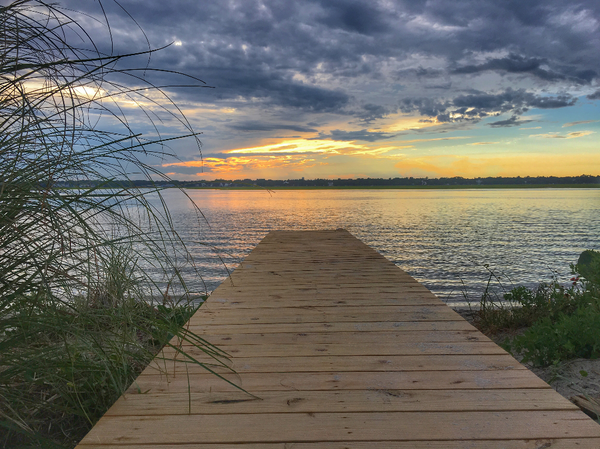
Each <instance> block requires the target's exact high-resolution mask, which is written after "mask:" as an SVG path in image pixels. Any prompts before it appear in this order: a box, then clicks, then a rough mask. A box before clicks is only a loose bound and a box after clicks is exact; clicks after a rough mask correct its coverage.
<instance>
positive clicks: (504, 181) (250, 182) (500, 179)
mask: <svg viewBox="0 0 600 449" xmlns="http://www.w3.org/2000/svg"><path fill="white" fill-rule="evenodd" d="M60 184H61V186H62V187H64V188H78V187H80V188H89V187H96V188H115V187H122V186H123V185H125V184H126V185H127V186H134V187H157V186H158V187H165V188H168V187H183V188H185V187H190V188H191V187H200V188H202V187H205V188H214V187H252V186H256V187H394V186H399V187H401V186H406V187H409V186H415V187H418V186H478V185H487V186H490V185H496V186H501V185H552V184H600V176H592V175H581V176H536V177H532V176H525V177H521V176H516V177H504V176H496V177H487V178H463V177H461V176H455V177H453V178H428V177H425V178H414V177H409V178H387V179H386V178H357V179H341V178H338V179H321V178H317V179H304V178H300V179H286V180H283V179H244V180H227V179H215V180H213V181H177V180H169V181H149V180H130V179H128V180H123V181H120V180H112V181H107V180H103V181H94V180H82V181H76V180H74V181H62V182H61V183H60Z"/></svg>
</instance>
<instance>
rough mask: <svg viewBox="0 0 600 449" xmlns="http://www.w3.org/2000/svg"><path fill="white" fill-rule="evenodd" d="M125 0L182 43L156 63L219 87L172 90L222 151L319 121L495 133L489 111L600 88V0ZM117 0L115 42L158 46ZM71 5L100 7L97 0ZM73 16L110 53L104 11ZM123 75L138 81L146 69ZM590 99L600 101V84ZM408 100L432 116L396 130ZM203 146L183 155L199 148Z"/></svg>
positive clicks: (362, 134)
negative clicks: (177, 0)
mask: <svg viewBox="0 0 600 449" xmlns="http://www.w3.org/2000/svg"><path fill="white" fill-rule="evenodd" d="M119 3H120V4H122V5H123V7H124V8H125V9H127V10H128V11H129V12H130V13H131V14H132V15H133V17H134V18H135V19H136V21H137V23H139V24H140V26H141V28H142V29H143V30H145V33H146V36H147V37H148V39H150V41H151V46H152V47H162V46H164V45H166V44H169V43H171V42H177V45H172V46H170V47H168V48H166V49H165V50H163V51H159V52H156V53H153V54H152V55H151V60H150V66H152V67H157V68H159V69H168V70H174V71H181V72H184V73H189V74H190V75H193V76H195V77H198V78H201V79H203V80H204V81H206V82H207V83H208V84H209V85H211V86H214V87H215V89H193V88H186V87H182V88H180V89H175V88H173V87H166V88H165V91H167V92H168V93H169V94H171V95H172V96H173V97H174V99H175V101H176V102H177V104H182V106H183V109H184V110H186V111H192V112H191V114H192V117H191V118H192V122H193V123H194V125H195V126H196V127H197V129H198V130H199V131H206V132H205V134H204V135H203V136H202V139H203V141H204V142H205V148H211V151H214V152H217V151H220V150H223V149H228V148H245V147H254V145H257V144H256V143H255V142H253V143H249V142H248V139H249V138H254V137H255V135H259V136H260V137H261V138H265V139H266V138H268V137H273V136H281V135H284V134H292V133H293V134H304V133H314V135H315V136H318V137H316V140H324V141H325V140H326V141H329V142H330V143H331V141H333V142H344V141H345V142H353V141H357V142H363V143H364V142H378V141H382V140H386V139H391V138H392V137H394V136H397V135H399V134H398V133H402V134H403V135H406V134H413V135H417V134H421V135H422V134H424V133H433V132H436V133H452V132H456V131H457V130H464V129H473V128H478V127H479V128H484V129H488V131H489V130H490V128H488V127H483V124H482V123H481V122H482V120H484V119H487V120H486V122H492V123H489V125H490V126H491V127H492V128H493V129H496V131H495V132H501V128H504V127H509V126H519V125H522V124H524V123H526V122H527V120H525V119H523V118H522V117H523V116H524V114H525V113H526V112H527V111H530V110H531V109H538V110H540V111H542V113H540V115H542V116H543V115H544V114H543V112H544V111H550V110H560V109H561V108H568V107H571V106H574V105H576V102H577V97H581V96H583V95H584V94H583V93H582V92H584V91H591V90H592V89H591V88H590V87H589V86H595V87H594V89H597V82H598V81H597V79H598V73H600V58H598V57H597V50H598V31H599V26H600V25H599V22H598V17H600V3H598V2H597V1H594V0H580V1H578V2H572V1H569V0H528V1H521V2H514V1H505V2H502V1H500V2H499V1H497V0H455V1H451V2H444V1H407V0H398V1H371V0H305V1H303V2H283V1H281V0H260V1H227V2H223V1H220V0H204V1H202V2H186V4H185V7H181V8H173V7H172V5H171V4H170V3H169V2H165V1H164V0H160V1H159V0H146V1H144V2H143V7H140V3H139V1H134V0H123V1H122V2H119ZM119 3H117V2H105V3H104V2H103V6H104V8H105V11H106V16H107V17H108V20H109V22H110V24H111V29H112V33H113V38H112V41H113V42H114V44H115V52H116V53H118V54H124V53H128V52H134V51H140V50H144V49H146V48H147V44H146V39H145V37H144V35H143V34H142V32H141V31H140V30H139V29H137V27H136V25H135V23H134V22H132V21H131V20H130V19H129V18H127V16H126V15H124V14H123V11H122V10H121V9H120V7H119ZM61 5H62V6H64V7H65V8H67V9H68V8H70V9H72V10H81V11H82V12H83V13H84V14H87V13H89V14H91V15H93V16H96V17H102V11H101V10H100V8H99V6H98V2H81V1H80V0H61ZM73 14H75V15H76V20H77V22H78V23H81V24H83V25H84V26H89V27H90V33H91V34H92V35H93V36H94V37H98V39H99V40H98V41H97V43H98V46H99V48H100V49H101V50H102V51H104V50H106V51H108V50H109V48H110V45H111V39H110V38H109V35H108V33H106V29H102V26H101V24H100V22H97V21H94V20H92V19H90V18H89V17H86V16H85V15H81V16H79V15H77V14H76V13H73ZM125 63H126V62H125ZM137 63H139V65H140V66H142V67H144V66H145V64H146V63H147V58H146V57H140V58H138V59H133V60H132V61H131V65H132V66H133V65H135V64H137ZM139 73H140V74H141V73H142V72H139ZM146 76H147V79H148V80H149V81H153V82H155V83H156V84H158V85H164V86H172V85H174V84H177V83H181V82H182V81H185V83H187V81H188V80H182V79H181V78H178V77H177V76H175V75H174V74H172V73H170V72H167V71H162V72H148V73H147V74H146ZM145 79H146V78H145ZM119 82H122V83H123V84H124V85H132V86H135V85H138V84H139V79H136V78H133V77H130V78H120V79H119ZM587 99H588V100H598V99H600V90H596V92H593V93H590V94H589V95H588V96H587ZM207 105H210V107H211V108H212V109H213V110H212V111H208V107H207ZM583 106H585V105H582V107H583ZM225 110H232V111H233V110H234V111H235V113H231V114H228V115H227V119H226V120H223V118H224V117H225V114H224V113H223V112H219V111H225ZM198 111H200V112H198ZM398 112H401V113H402V114H403V115H404V116H407V115H410V116H411V117H410V119H414V121H415V122H416V121H417V120H419V118H420V119H421V120H423V123H428V124H429V125H431V126H423V127H420V126H419V125H418V124H415V125H414V126H411V127H410V128H412V129H407V128H403V129H401V130H399V131H398V132H397V133H396V134H394V132H386V131H385V130H386V129H392V128H390V127H391V123H392V122H393V120H394V119H395V117H393V115H395V114H398ZM501 114H505V115H502V116H500V115H501ZM555 115H556V116H559V115H560V114H559V113H557V114H555ZM493 117H497V118H493ZM504 117H510V118H508V119H505V120H503V118H504ZM405 118H408V117H405ZM553 120H554V118H553ZM559 120H560V121H559V123H563V122H566V121H568V120H569V119H559ZM571 120H572V119H571ZM550 122H551V121H548V123H550ZM423 123H422V124H423ZM552 123H556V121H554V122H552ZM326 124H328V125H327V127H325V125H326ZM331 124H334V125H331ZM205 125H207V126H206V127H205ZM208 126H212V127H213V128H209V127H208ZM361 128H365V129H361ZM332 129H334V130H333V131H332ZM347 129H350V131H346V130H347ZM544 129H546V128H544ZM550 130H553V129H550ZM250 131H254V133H250ZM448 135H450V134H448ZM561 135H562V134H561ZM249 136H250V137H249ZM287 137H289V136H287ZM346 139H348V140H346ZM495 139H496V137H494V138H493V139H490V138H482V140H495ZM270 142H272V141H270ZM191 151H192V150H191V149H190V150H188V149H183V150H182V152H183V154H180V156H181V157H182V158H184V159H185V157H186V156H187V157H190V158H191V157H193V156H191ZM340 151H341V150H340ZM186 152H187V153H186ZM279 154H285V153H279ZM328 154H331V153H328Z"/></svg>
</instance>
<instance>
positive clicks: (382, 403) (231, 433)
mask: <svg viewBox="0 0 600 449" xmlns="http://www.w3.org/2000/svg"><path fill="white" fill-rule="evenodd" d="M190 328H191V329H192V330H194V331H195V332H198V333H200V334H203V335H205V336H206V338H207V339H208V340H209V341H211V342H212V343H214V344H216V345H217V346H219V347H220V348H222V349H224V350H226V351H227V352H228V353H229V354H231V356H232V357H231V366H232V367H233V368H234V369H235V370H236V371H237V374H227V375H226V377H227V378H228V379H230V380H231V381H233V382H235V383H236V384H238V385H240V386H242V387H243V388H244V389H246V390H247V391H249V392H251V393H252V394H254V395H256V396H258V397H259V398H260V399H255V398H253V397H251V396H249V395H247V394H245V393H243V392H240V391H239V390H236V389H235V388H234V387H232V386H231V385H229V384H227V383H226V382H224V381H223V380H220V379H218V378H217V377H216V376H214V375H212V374H208V373H207V372H206V371H204V370H202V369H201V368H200V367H198V366H194V365H187V369H186V365H185V364H183V363H173V362H171V363H169V364H168V365H167V366H166V368H165V365H164V363H163V362H160V361H157V362H156V363H159V364H160V365H161V366H162V369H161V370H160V371H159V370H158V369H157V368H156V366H149V367H148V368H147V369H146V370H145V371H144V372H143V373H142V374H141V375H140V376H139V378H138V379H137V381H136V383H135V384H134V386H133V387H132V388H131V389H130V392H129V393H128V394H126V395H125V396H123V397H121V398H120V399H119V400H118V401H117V403H116V404H115V405H114V406H113V407H112V408H111V409H110V410H109V411H108V412H107V414H106V415H105V416H104V417H103V418H102V419H101V420H100V422H99V423H98V424H97V425H96V426H95V427H94V428H93V429H92V430H91V432H90V433H89V434H88V435H87V436H86V437H85V438H84V439H83V441H82V442H81V443H80V445H79V446H78V447H79V448H80V449H92V448H97V449H100V448H103V449H106V448H114V449H117V448H121V449H125V448H127V449H167V448H177V449H225V448H239V449H259V448H260V449H287V448H294V449H321V448H323V449H343V448H347V449H388V448H399V449H424V448H429V449H467V448H481V449H492V448H494V449H500V448H502V449H542V448H544V449H545V448H553V449H557V448H565V449H566V448H582V449H583V448H585V449H598V448H600V425H598V424H597V423H595V422H594V421H592V420H591V419H590V418H588V417H587V416H586V415H584V414H583V413H582V412H580V411H579V409H578V408H577V407H575V406H574V405H573V404H571V403H570V402H569V401H568V400H566V399H564V398H563V397H562V396H560V395H559V394H558V393H556V392H555V391H554V390H552V389H551V388H550V387H549V386H548V385H547V384H546V383H544V382H543V381H542V380H540V379H539V378H538V377H536V376H535V375H534V374H533V373H532V372H531V371H529V370H527V369H525V368H524V367H523V366H522V365H520V364H519V363H518V362H517V361H516V360H515V359H514V358H512V357H511V356H510V355H509V354H507V353H506V352H505V351H504V350H503V349H501V348H500V347H498V346H497V345H495V344H494V343H493V342H492V341H490V340H489V339H488V338H487V337H485V336H484V335H483V334H481V333H480V332H479V331H477V330H476V329H475V328H474V327H472V326H471V325H470V324H469V323H467V322H466V321H465V320H464V319H463V318H462V317H461V316H460V315H458V314H457V313H455V312H454V311H453V310H452V309H450V308H449V307H447V306H446V305H445V304H444V303H443V302H442V301H440V300H439V299H438V298H436V297H435V296H434V295H433V294H432V293H431V292H430V291H429V290H427V289H426V288H425V287H423V286H422V285H421V284H419V283H418V282H417V281H415V280H414V279H413V278H412V277H410V276H409V275H408V274H406V273H405V272H404V271H402V270H400V269H399V268H398V267H396V266H395V265H394V264H393V263H392V262H390V261H388V260H386V259H385V258H384V257H383V256H381V255H380V254H378V253H377V252H376V251H374V250H373V249H371V248H369V247H368V246H366V245H365V244H363V243H362V242H360V241H359V240H357V239H356V238H354V237H353V236H352V235H351V234H349V233H348V232H346V231H343V230H338V231H276V232H271V233H270V234H269V235H268V236H267V237H265V239H264V240H263V241H262V242H261V243H260V244H259V245H258V246H257V247H256V248H255V249H254V250H253V251H252V253H251V254H250V255H249V256H248V257H247V258H246V259H245V260H244V262H243V264H242V265H241V266H240V267H239V268H237V269H236V270H235V272H234V273H233V274H232V277H231V280H226V281H224V282H223V284H222V285H221V286H220V287H219V288H218V289H216V290H215V291H214V292H213V294H212V296H211V297H210V298H209V300H208V302H207V303H206V304H205V305H203V306H202V307H201V308H200V309H199V311H198V312H197V313H196V314H195V315H194V317H193V318H192V319H191V321H190ZM192 352H193V350H192ZM197 355H198V357H202V355H201V354H200V353H197ZM203 360H206V358H203ZM165 369H166V370H167V371H168V375H165V373H164V371H165Z"/></svg>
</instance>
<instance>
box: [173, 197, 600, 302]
mask: <svg viewBox="0 0 600 449" xmlns="http://www.w3.org/2000/svg"><path fill="white" fill-rule="evenodd" d="M187 193H188V194H189V195H190V196H191V198H192V199H193V200H194V201H195V202H196V204H197V205H198V206H199V208H200V209H201V211H202V213H203V214H204V216H205V217H206V221H204V220H202V219H200V220H199V219H198V217H197V214H196V212H195V211H194V209H193V207H192V206H191V205H190V204H189V201H188V200H186V199H185V198H184V196H183V195H182V194H181V192H179V191H177V190H176V189H169V190H167V191H165V192H163V196H164V197H165V198H166V200H167V203H168V204H169V207H170V210H171V213H172V215H173V219H174V222H175V226H176V228H177V229H178V231H179V232H180V234H181V235H182V237H183V238H184V239H185V240H186V241H187V242H188V245H189V248H190V250H191V252H192V254H193V255H194V256H195V258H196V259H197V260H196V261H197V263H198V264H199V266H200V271H201V272H202V273H203V276H204V282H205V284H206V288H207V289H208V290H209V291H211V290H213V289H214V288H216V287H217V286H218V285H219V284H220V283H221V282H222V281H223V279H224V278H225V277H226V273H227V272H226V269H225V267H224V265H223V262H224V263H225V265H226V266H227V267H228V268H229V269H234V268H235V267H236V266H237V264H238V263H239V261H240V260H242V259H243V258H244V256H246V255H247V254H248V253H249V252H250V251H251V250H252V248H253V247H254V246H255V245H256V244H257V243H258V242H259V241H260V240H261V239H262V238H263V237H264V236H265V235H266V234H267V233H268V232H269V231H270V230H273V229H296V230H302V229H336V228H345V229H347V230H349V231H350V232H351V233H352V234H353V235H355V236H356V237H358V238H359V239H361V240H362V241H363V242H365V243H367V244H368V245H370V246H371V247H373V248H375V249H376V250H377V251H379V252H380V253H381V254H383V255H384V256H385V257H387V258H388V259H389V260H391V261H392V262H394V263H395V264H396V265H398V266H399V267H401V268H402V269H404V270H406V271H407V272H408V273H409V274H411V275H412V276H414V277H415V278H416V279H417V280H419V281H421V282H422V283H423V284H425V285H426V286H427V287H428V288H429V289H431V290H432V291H433V292H434V293H436V294H437V295H438V296H439V297H440V298H441V299H443V300H445V301H448V302H452V303H457V302H464V295H465V294H466V295H468V297H469V298H470V299H471V300H473V301H476V300H478V299H479V298H480V297H481V293H482V292H483V290H484V288H485V284H486V282H487V280H488V273H489V272H488V271H487V269H486V268H485V266H484V265H485V264H488V265H489V269H491V270H493V271H494V272H495V273H496V274H498V275H499V276H500V281H501V282H502V283H503V284H505V286H506V287H508V288H510V286H511V285H512V284H513V283H514V284H515V285H516V284H524V285H530V286H532V285H535V284H537V283H538V282H539V281H549V280H550V279H551V278H552V276H553V275H556V276H557V277H558V279H559V281H561V282H564V283H566V282H568V279H569V278H570V276H569V274H570V273H569V263H571V262H575V261H576V260H577V256H578V255H579V253H580V252H581V251H583V250H584V249H599V248H600V219H599V217H600V190H593V189H590V190H587V189H586V190H580V189H524V190H290V191H276V192H274V193H272V194H269V193H267V192H263V191H220V190H188V191H187ZM211 247H214V248H216V251H215V250H213V249H211ZM219 257H220V258H221V259H222V261H223V262H221V261H220V260H219ZM495 288H497V289H501V287H500V286H499V285H498V284H497V283H495Z"/></svg>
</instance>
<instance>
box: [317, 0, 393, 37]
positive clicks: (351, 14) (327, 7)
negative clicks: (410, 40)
mask: <svg viewBox="0 0 600 449" xmlns="http://www.w3.org/2000/svg"><path fill="white" fill-rule="evenodd" d="M320 6H321V8H323V12H322V15H321V17H320V18H319V19H318V21H319V22H320V23H322V24H324V25H326V26H327V27H331V28H339V29H342V30H344V31H348V32H350V33H359V34H364V35H373V34H381V33H384V32H385V31H387V30H388V24H387V23H386V20H385V16H384V15H383V14H382V11H379V10H378V9H377V3H376V2H364V1H352V0H350V1H348V0H327V1H321V2H320Z"/></svg>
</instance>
